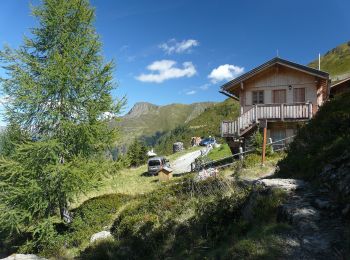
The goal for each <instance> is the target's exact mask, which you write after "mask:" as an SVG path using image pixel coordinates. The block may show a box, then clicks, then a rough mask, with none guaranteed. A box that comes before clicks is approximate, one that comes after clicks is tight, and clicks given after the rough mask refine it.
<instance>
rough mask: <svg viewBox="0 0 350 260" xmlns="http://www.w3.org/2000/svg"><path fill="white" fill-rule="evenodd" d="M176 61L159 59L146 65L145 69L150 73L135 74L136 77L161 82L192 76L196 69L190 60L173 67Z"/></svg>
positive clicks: (145, 80)
mask: <svg viewBox="0 0 350 260" xmlns="http://www.w3.org/2000/svg"><path fill="white" fill-rule="evenodd" d="M175 65H176V61H173V60H160V61H155V62H153V63H151V64H150V65H148V66H147V69H148V70H150V71H151V72H152V73H148V74H144V73H142V74H141V75H139V76H137V77H136V79H137V80H139V81H142V82H154V83H162V82H163V81H165V80H169V79H175V78H182V77H188V78H189V77H192V76H194V75H195V74H196V73H197V71H196V68H195V67H194V65H193V64H192V62H190V61H187V62H184V63H182V66H183V68H179V67H178V68H177V67H175Z"/></svg>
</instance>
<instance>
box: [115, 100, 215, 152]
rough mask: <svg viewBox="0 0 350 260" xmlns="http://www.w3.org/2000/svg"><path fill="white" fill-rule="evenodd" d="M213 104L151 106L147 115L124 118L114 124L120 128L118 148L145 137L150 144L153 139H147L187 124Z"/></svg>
mask: <svg viewBox="0 0 350 260" xmlns="http://www.w3.org/2000/svg"><path fill="white" fill-rule="evenodd" d="M213 104H214V103H212V102H202V103H194V104H190V105H184V104H171V105H166V106H159V107H157V106H152V107H151V109H150V110H149V111H148V112H147V113H145V114H142V115H140V116H138V117H124V118H122V119H121V121H120V122H119V123H117V124H116V125H119V126H120V129H121V133H122V134H121V136H122V138H121V140H119V141H118V146H122V145H126V146H127V145H128V144H129V143H130V142H131V140H133V139H134V138H137V137H145V139H146V141H147V142H148V143H149V144H151V143H152V142H153V139H152V138H148V137H150V136H154V135H156V136H157V135H161V134H163V133H164V132H166V131H170V130H172V129H174V128H175V127H176V126H178V125H180V124H183V123H185V122H188V121H189V120H191V119H193V118H195V117H197V116H198V115H199V114H200V113H202V112H203V111H204V110H205V109H206V108H207V107H210V106H212V105H213Z"/></svg>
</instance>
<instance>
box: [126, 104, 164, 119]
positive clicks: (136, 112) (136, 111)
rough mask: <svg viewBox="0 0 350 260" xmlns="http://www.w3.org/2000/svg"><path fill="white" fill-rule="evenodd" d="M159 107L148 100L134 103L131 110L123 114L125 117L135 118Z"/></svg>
mask: <svg viewBox="0 0 350 260" xmlns="http://www.w3.org/2000/svg"><path fill="white" fill-rule="evenodd" d="M158 108H159V107H158V106H157V105H154V104H151V103H148V102H138V103H136V104H135V105H134V106H133V107H132V108H131V110H130V111H129V112H128V113H127V114H126V115H125V118H135V117H139V116H141V115H144V114H147V113H149V112H150V111H152V110H156V109H158Z"/></svg>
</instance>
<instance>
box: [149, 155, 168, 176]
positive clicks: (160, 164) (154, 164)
mask: <svg viewBox="0 0 350 260" xmlns="http://www.w3.org/2000/svg"><path fill="white" fill-rule="evenodd" d="M147 165H148V173H149V174H152V175H156V174H158V172H160V171H161V170H162V169H163V168H164V167H170V163H169V160H168V159H166V158H165V157H153V158H150V159H148V164H147Z"/></svg>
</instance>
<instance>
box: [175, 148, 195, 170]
mask: <svg viewBox="0 0 350 260" xmlns="http://www.w3.org/2000/svg"><path fill="white" fill-rule="evenodd" d="M200 155H201V151H200V150H198V151H194V152H191V153H188V154H185V155H183V156H181V157H180V158H178V159H177V160H176V161H175V162H173V163H171V168H172V169H173V173H174V174H181V173H186V172H190V171H191V163H193V162H194V160H195V159H196V158H198V157H199V156H200Z"/></svg>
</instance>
